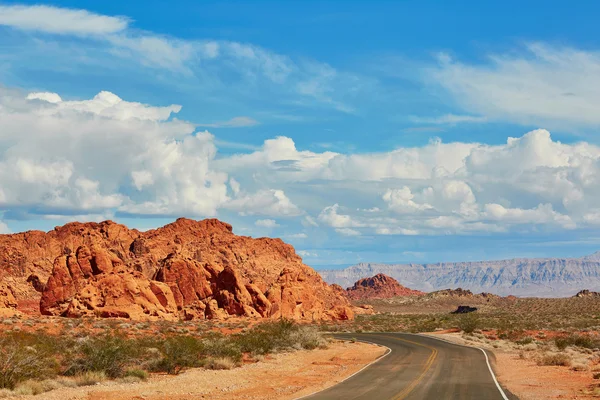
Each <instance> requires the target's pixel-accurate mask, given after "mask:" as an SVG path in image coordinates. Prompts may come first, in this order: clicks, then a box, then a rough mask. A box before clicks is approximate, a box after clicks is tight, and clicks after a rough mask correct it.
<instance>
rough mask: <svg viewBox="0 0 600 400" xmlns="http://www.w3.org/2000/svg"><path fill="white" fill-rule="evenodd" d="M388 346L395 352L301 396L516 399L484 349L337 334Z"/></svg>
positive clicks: (415, 338)
mask: <svg viewBox="0 0 600 400" xmlns="http://www.w3.org/2000/svg"><path fill="white" fill-rule="evenodd" d="M335 337H336V338H338V339H350V338H356V339H357V340H361V341H366V342H372V343H376V344H380V345H383V346H386V347H388V348H390V349H391V352H390V353H389V354H388V355H386V356H385V357H383V358H382V359H380V360H379V361H378V362H376V363H374V364H372V365H370V366H369V367H367V368H365V369H364V370H362V371H360V372H359V373H357V374H355V375H353V376H352V377H350V378H348V379H346V380H345V381H343V382H341V383H339V384H337V385H335V386H332V387H330V388H329V389H326V390H324V391H321V392H318V393H315V394H313V395H311V396H308V397H304V398H303V400H335V399H340V400H341V399H343V400H444V399H453V400H463V399H465V400H467V399H469V400H471V399H473V400H475V399H476V400H506V399H510V400H514V399H517V397H515V396H514V395H512V394H511V393H509V392H508V391H506V389H503V390H502V391H501V390H500V388H499V387H498V386H497V384H496V382H495V378H494V377H493V375H492V374H491V372H490V369H489V368H488V363H487V359H486V354H485V353H484V352H482V351H481V350H479V349H476V348H472V347H465V346H459V345H456V344H453V343H448V342H445V341H441V340H438V339H434V338H431V337H427V336H421V335H411V334H406V333H363V334H343V335H341V334H340V335H335Z"/></svg>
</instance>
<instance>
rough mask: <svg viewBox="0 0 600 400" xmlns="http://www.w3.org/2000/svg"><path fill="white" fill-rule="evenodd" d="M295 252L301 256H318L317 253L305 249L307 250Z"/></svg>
mask: <svg viewBox="0 0 600 400" xmlns="http://www.w3.org/2000/svg"><path fill="white" fill-rule="evenodd" d="M296 253H298V255H299V256H302V257H318V256H319V255H318V254H317V253H314V252H311V251H307V250H298V251H297V252H296Z"/></svg>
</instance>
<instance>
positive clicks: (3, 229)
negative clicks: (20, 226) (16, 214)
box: [0, 221, 12, 234]
mask: <svg viewBox="0 0 600 400" xmlns="http://www.w3.org/2000/svg"><path fill="white" fill-rule="evenodd" d="M4 233H12V232H11V230H10V228H9V227H8V225H6V224H5V223H4V222H2V221H0V234H4Z"/></svg>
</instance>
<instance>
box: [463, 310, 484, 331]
mask: <svg viewBox="0 0 600 400" xmlns="http://www.w3.org/2000/svg"><path fill="white" fill-rule="evenodd" d="M458 328H459V329H460V330H462V331H463V332H464V333H473V332H475V330H476V329H478V328H479V317H478V316H477V315H475V313H468V314H464V315H462V316H461V317H460V318H459V320H458Z"/></svg>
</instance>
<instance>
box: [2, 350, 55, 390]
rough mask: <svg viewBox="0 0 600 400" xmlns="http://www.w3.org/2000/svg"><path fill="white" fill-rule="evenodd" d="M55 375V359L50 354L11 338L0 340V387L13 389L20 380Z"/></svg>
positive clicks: (38, 378) (39, 378)
mask: <svg viewBox="0 0 600 400" xmlns="http://www.w3.org/2000/svg"><path fill="white" fill-rule="evenodd" d="M55 375H56V361H55V360H54V358H52V357H51V355H50V354H47V353H45V352H42V351H40V350H39V349H37V348H36V347H33V346H25V345H23V344H22V343H18V342H16V341H15V340H14V339H12V338H10V339H4V340H1V341H0V388H8V389H14V388H15V386H16V385H17V384H18V383H20V382H24V381H26V380H29V379H37V380H41V379H46V378H50V377H53V376H55Z"/></svg>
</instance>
